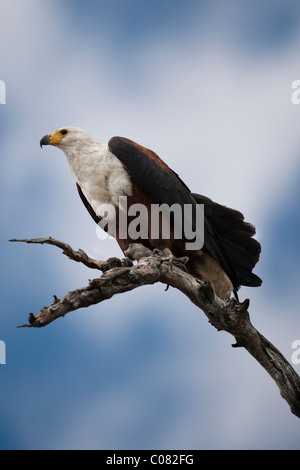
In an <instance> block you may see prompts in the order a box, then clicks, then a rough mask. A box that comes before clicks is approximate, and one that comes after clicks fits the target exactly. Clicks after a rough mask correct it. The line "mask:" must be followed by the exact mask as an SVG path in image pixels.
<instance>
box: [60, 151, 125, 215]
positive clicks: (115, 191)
mask: <svg viewBox="0 0 300 470" xmlns="http://www.w3.org/2000/svg"><path fill="white" fill-rule="evenodd" d="M65 153H66V155H67V159H68V163H69V166H70V168H71V171H72V173H73V174H74V176H75V178H76V180H77V182H78V184H79V186H80V187H81V189H82V192H83V194H84V195H85V197H86V198H87V200H88V202H89V203H90V204H91V206H92V208H93V209H94V211H95V212H96V214H97V215H98V216H100V217H101V216H103V210H104V209H105V208H106V207H107V205H109V204H114V205H116V206H118V203H119V197H120V196H130V195H131V182H130V178H129V175H128V173H127V171H126V170H125V169H124V167H123V165H122V163H121V162H120V161H119V160H118V158H117V157H115V156H114V155H113V154H112V153H111V152H110V151H109V150H108V145H107V144H99V143H96V144H95V145H93V147H92V148H89V149H88V150H87V149H80V150H78V149H76V151H75V149H74V151H72V152H70V151H69V152H66V151H65Z"/></svg>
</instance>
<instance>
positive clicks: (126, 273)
mask: <svg viewBox="0 0 300 470" xmlns="http://www.w3.org/2000/svg"><path fill="white" fill-rule="evenodd" d="M10 241H12V242H26V243H38V244H50V245H55V246H57V247H59V248H61V249H62V250H63V254H65V255H66V256H68V257H69V258H71V259H72V260H74V261H77V262H80V263H83V264H84V265H86V266H88V267H90V268H92V269H97V270H100V271H102V273H103V274H102V276H101V277H99V278H96V279H93V280H91V281H90V282H89V285H88V286H86V287H82V288H80V289H77V290H75V291H72V292H68V293H67V294H66V295H65V296H64V297H62V298H61V299H57V298H56V297H54V301H53V302H52V304H51V305H49V306H48V307H44V308H42V309H41V310H40V311H39V312H38V313H37V314H36V315H34V314H32V313H31V314H30V315H29V318H28V323H27V324H26V325H22V327H34V328H40V327H43V326H46V325H48V324H49V323H51V322H53V321H54V320H56V319H57V318H59V317H64V316H65V315H66V314H67V313H69V312H72V311H74V310H78V309H80V308H83V307H89V306H90V305H93V304H97V303H100V302H102V301H103V300H107V299H110V298H111V297H112V296H113V295H115V294H120V293H122V292H127V291H130V290H133V289H136V288H137V287H140V286H142V285H146V284H154V283H156V282H161V283H163V284H166V285H167V286H172V287H174V288H176V289H178V290H180V291H181V292H182V293H183V294H185V295H186V296H187V297H188V298H189V299H190V300H191V301H192V302H193V303H194V304H195V305H196V306H197V307H199V308H200V309H201V310H203V312H204V313H205V315H206V316H207V317H208V319H209V322H210V323H211V324H212V325H213V326H214V327H215V328H216V329H217V330H219V331H220V330H224V331H227V332H228V333H230V334H232V335H233V336H234V338H235V341H236V342H235V344H233V345H232V346H233V347H244V348H245V349H246V350H247V351H248V352H249V353H250V354H251V355H252V356H253V357H254V358H255V359H256V360H257V361H258V362H259V364H260V365H261V366H262V367H264V369H265V370H266V371H267V372H268V373H269V375H270V376H271V377H272V378H273V380H274V381H275V382H276V384H277V386H278V388H279V390H280V393H281V396H282V397H283V398H284V399H285V400H286V401H287V403H288V404H289V406H290V408H291V411H292V413H293V414H295V415H296V416H297V417H298V418H300V377H299V376H298V374H297V373H296V372H295V370H294V369H293V368H292V366H291V365H290V364H289V362H288V361H287V360H286V359H285V357H284V356H283V355H282V354H281V352H280V351H278V349H276V348H275V346H273V344H272V343H270V341H268V340H267V339H266V338H265V337H264V336H263V335H262V334H261V333H260V332H259V331H258V330H257V329H256V328H255V327H254V326H253V325H252V323H251V321H250V316H249V312H248V307H249V300H245V301H244V302H243V303H239V302H237V301H236V300H235V299H229V300H226V301H223V300H221V299H219V298H218V297H217V296H216V294H215V292H214V290H213V287H212V286H211V284H210V283H209V282H201V281H199V280H198V279H195V278H194V277H193V276H191V275H190V274H188V273H187V272H186V269H185V262H186V259H185V258H179V259H175V258H173V256H172V253H171V252H170V251H169V250H164V251H162V252H160V251H158V250H155V251H154V252H152V251H151V250H149V249H148V248H145V247H144V246H142V245H140V244H132V245H130V247H129V249H128V250H127V251H126V253H125V255H126V258H124V259H123V260H120V259H118V258H110V259H108V260H107V261H99V260H95V259H92V258H90V257H89V256H87V254H86V253H85V252H84V251H83V250H78V251H74V250H73V249H72V248H71V247H70V245H68V244H66V243H63V242H61V241H59V240H55V239H53V238H51V237H46V238H35V239H25V240H10ZM134 262H136V264H134Z"/></svg>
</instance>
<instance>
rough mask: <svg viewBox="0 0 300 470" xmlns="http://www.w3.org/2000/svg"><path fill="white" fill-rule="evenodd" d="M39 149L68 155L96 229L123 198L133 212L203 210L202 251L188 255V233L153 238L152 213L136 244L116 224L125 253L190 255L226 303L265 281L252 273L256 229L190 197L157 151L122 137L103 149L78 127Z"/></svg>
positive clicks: (193, 268) (191, 266)
mask: <svg viewBox="0 0 300 470" xmlns="http://www.w3.org/2000/svg"><path fill="white" fill-rule="evenodd" d="M40 145H41V147H42V146H43V145H54V146H55V147H58V148H60V149H62V150H63V151H64V153H65V155H66V157H67V160H68V164H69V166H70V169H71V171H72V173H73V174H74V176H75V179H76V184H77V190H78V192H79V195H80V197H81V199H82V202H83V203H84V205H85V207H86V208H87V210H88V211H89V213H90V215H91V216H92V218H93V219H94V220H95V222H96V223H97V224H98V223H99V222H101V220H102V219H103V217H104V212H105V214H107V212H106V211H105V209H106V208H107V209H108V207H109V206H110V205H112V206H113V207H115V208H116V214H117V212H118V210H119V211H120V209H119V200H120V199H119V198H120V197H121V196H125V197H126V198H127V210H128V211H129V208H130V207H131V206H132V205H133V204H137V203H138V204H143V205H144V206H146V207H147V208H150V207H151V205H153V204H164V203H165V204H168V205H169V206H172V205H173V204H179V205H180V206H182V207H183V206H184V205H185V204H190V205H191V206H192V207H195V204H196V205H197V204H203V205H204V244H203V246H202V248H201V249H199V250H194V251H187V250H186V248H185V244H184V242H185V241H186V240H185V234H184V233H183V234H182V237H181V239H180V238H178V237H177V238H176V237H175V236H174V233H173V232H171V235H170V236H169V237H168V238H163V237H162V236H159V237H155V238H153V237H152V236H151V230H150V229H151V211H150V210H149V212H148V216H147V217H148V220H147V223H148V224H149V226H148V231H147V234H146V235H144V236H141V237H140V238H139V239H132V238H130V236H129V234H127V235H126V237H124V236H123V237H121V236H120V233H119V229H120V227H119V226H118V222H116V231H115V234H114V236H115V238H116V240H117V242H118V244H119V246H120V248H121V249H122V251H123V252H124V251H125V250H126V249H127V248H128V247H129V245H130V244H131V243H137V242H139V243H142V244H143V245H144V246H146V247H148V248H151V249H155V248H157V249H164V248H169V249H170V250H171V252H172V253H173V255H174V256H177V257H182V256H188V261H187V265H186V268H187V271H188V272H189V273H190V274H192V275H193V276H194V277H196V278H197V279H199V280H201V281H210V282H211V284H212V285H213V287H214V289H215V292H216V294H217V296H218V297H220V298H221V299H227V298H229V297H230V295H231V293H232V292H233V293H234V295H235V296H236V298H237V291H238V289H239V287H240V286H242V285H244V286H251V287H257V286H260V285H261V282H262V281H261V279H260V278H259V277H258V276H256V275H255V274H254V273H253V272H252V270H253V268H254V266H255V264H256V263H257V261H258V259H259V256H260V252H261V247H260V244H259V243H258V241H257V240H255V239H254V238H253V236H254V234H255V228H254V226H253V225H251V224H249V223H247V222H245V221H244V216H243V214H241V212H238V211H236V210H233V209H230V208H228V207H225V206H223V205H220V204H217V203H215V202H213V201H212V200H211V199H209V198H207V197H205V196H201V195H199V194H195V193H191V191H190V190H189V188H188V187H187V186H186V184H185V183H184V182H183V181H182V180H181V179H180V178H179V176H178V175H177V174H176V173H175V172H174V171H173V170H171V168H169V167H168V165H167V164H166V163H165V162H164V161H163V160H161V158H159V156H158V155H156V153H154V152H153V151H152V150H149V149H147V148H145V147H142V146H141V145H139V144H137V143H135V142H133V141H131V140H129V139H127V138H123V137H113V138H111V139H110V141H109V142H108V144H101V143H99V142H97V141H96V140H94V139H93V137H91V136H90V135H89V134H88V133H87V132H85V131H84V130H82V129H80V128H77V127H63V128H61V129H58V130H57V131H55V132H52V133H50V134H47V135H45V136H44V137H43V138H42V139H41V141H40ZM128 213H129V212H128ZM116 219H117V215H116ZM130 220H132V214H131V217H129V218H128V221H130ZM159 233H161V232H159ZM172 233H173V235H172Z"/></svg>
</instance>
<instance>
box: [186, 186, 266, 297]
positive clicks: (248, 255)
mask: <svg viewBox="0 0 300 470" xmlns="http://www.w3.org/2000/svg"><path fill="white" fill-rule="evenodd" d="M193 196H194V198H195V199H196V201H197V203H198V204H204V214H205V218H206V220H207V221H208V223H209V225H210V227H211V228H212V231H213V233H214V238H215V242H216V243H218V244H219V246H221V247H222V248H220V250H223V254H224V252H225V253H226V255H225V256H222V257H221V258H220V259H218V260H217V261H219V262H220V264H221V266H222V267H223V269H224V270H225V272H226V273H227V275H228V276H229V278H230V280H231V282H232V283H233V286H234V288H235V289H236V290H237V289H238V288H239V286H240V285H243V286H250V287H258V286H260V285H261V283H262V280H261V279H260V278H259V277H258V276H256V274H254V273H252V270H253V268H254V266H255V265H256V263H257V262H258V260H259V256H260V253H261V246H260V244H259V242H258V241H257V240H255V239H254V238H253V236H254V235H255V227H254V226H253V225H251V224H249V223H247V222H245V220H244V216H243V214H242V213H241V212H239V211H237V210H234V209H230V208H228V207H226V206H222V205H221V204H218V203H216V202H213V201H212V200H211V199H209V198H207V197H205V196H201V195H199V194H193ZM210 245H211V241H209V243H208V246H206V242H205V239H204V247H203V249H204V250H205V249H207V248H208V250H207V251H208V252H209V251H210ZM209 254H211V253H209ZM212 254H214V253H212ZM224 260H225V262H224Z"/></svg>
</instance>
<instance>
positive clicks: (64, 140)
mask: <svg viewBox="0 0 300 470" xmlns="http://www.w3.org/2000/svg"><path fill="white" fill-rule="evenodd" d="M91 142H94V139H93V138H92V137H91V136H90V135H89V134H88V133H87V132H85V131H84V130H83V129H80V128H79V127H70V126H68V127H62V128H61V129H58V130H57V131H54V132H51V133H50V134H46V135H44V137H42V138H41V140H40V146H41V147H43V145H54V146H55V147H58V148H60V149H62V150H67V149H68V148H70V147H71V148H72V147H77V146H78V144H87V143H91Z"/></svg>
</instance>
